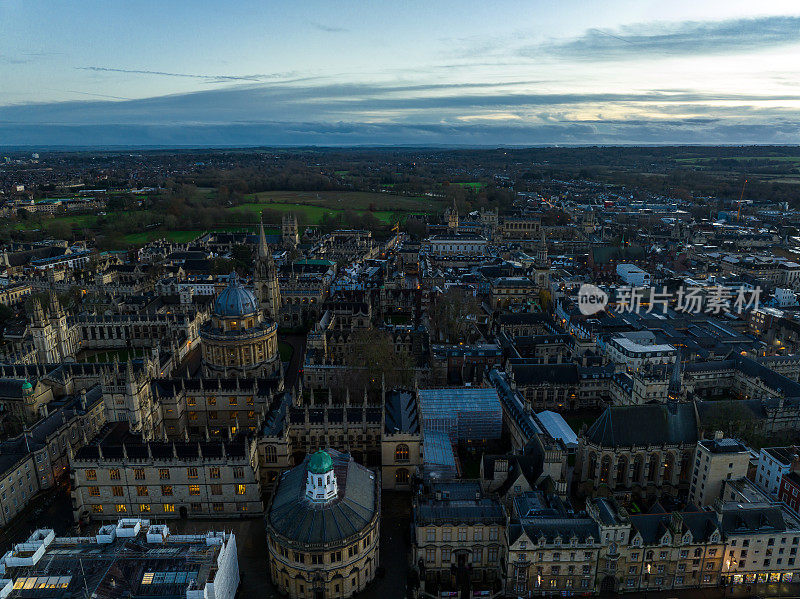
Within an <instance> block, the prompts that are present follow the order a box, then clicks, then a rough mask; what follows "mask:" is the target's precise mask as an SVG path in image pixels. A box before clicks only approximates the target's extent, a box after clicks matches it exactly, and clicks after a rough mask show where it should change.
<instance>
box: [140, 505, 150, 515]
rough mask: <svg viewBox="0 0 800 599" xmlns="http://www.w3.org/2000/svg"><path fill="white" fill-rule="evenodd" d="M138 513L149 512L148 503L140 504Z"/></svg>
mask: <svg viewBox="0 0 800 599" xmlns="http://www.w3.org/2000/svg"><path fill="white" fill-rule="evenodd" d="M139 511H140V512H142V513H148V512H149V511H150V504H149V503H140V504H139Z"/></svg>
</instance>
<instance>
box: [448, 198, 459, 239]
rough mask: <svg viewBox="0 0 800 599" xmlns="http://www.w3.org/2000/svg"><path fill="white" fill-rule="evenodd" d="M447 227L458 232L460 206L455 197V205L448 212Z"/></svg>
mask: <svg viewBox="0 0 800 599" xmlns="http://www.w3.org/2000/svg"><path fill="white" fill-rule="evenodd" d="M447 228H448V229H450V230H451V231H452V232H453V233H457V232H458V207H457V206H456V200H455V198H453V207H452V208H451V209H450V211H449V212H448V213H447Z"/></svg>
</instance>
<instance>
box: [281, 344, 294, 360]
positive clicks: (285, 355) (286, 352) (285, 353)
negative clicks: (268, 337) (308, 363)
mask: <svg viewBox="0 0 800 599" xmlns="http://www.w3.org/2000/svg"><path fill="white" fill-rule="evenodd" d="M278 353H279V354H280V355H281V362H288V361H289V360H291V359H292V353H294V350H293V349H292V346H291V345H289V344H288V343H286V342H285V341H278Z"/></svg>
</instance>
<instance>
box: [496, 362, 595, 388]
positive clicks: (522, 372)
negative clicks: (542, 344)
mask: <svg viewBox="0 0 800 599" xmlns="http://www.w3.org/2000/svg"><path fill="white" fill-rule="evenodd" d="M511 372H512V374H513V375H514V382H515V383H516V384H517V385H523V386H524V385H538V384H541V383H551V384H554V385H577V384H578V381H579V377H578V367H577V365H575V364H511Z"/></svg>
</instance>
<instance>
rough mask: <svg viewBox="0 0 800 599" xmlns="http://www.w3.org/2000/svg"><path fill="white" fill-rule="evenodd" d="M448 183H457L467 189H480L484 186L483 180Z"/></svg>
mask: <svg viewBox="0 0 800 599" xmlns="http://www.w3.org/2000/svg"><path fill="white" fill-rule="evenodd" d="M450 185H458V186H459V187H466V188H467V189H471V190H473V191H480V190H481V189H483V188H484V187H486V183H484V182H483V181H470V182H468V183H451V184H450Z"/></svg>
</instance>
